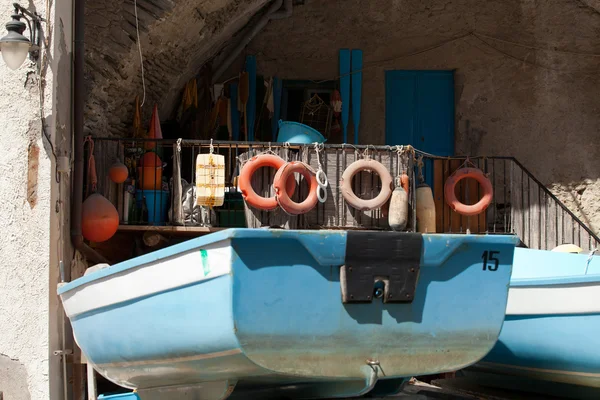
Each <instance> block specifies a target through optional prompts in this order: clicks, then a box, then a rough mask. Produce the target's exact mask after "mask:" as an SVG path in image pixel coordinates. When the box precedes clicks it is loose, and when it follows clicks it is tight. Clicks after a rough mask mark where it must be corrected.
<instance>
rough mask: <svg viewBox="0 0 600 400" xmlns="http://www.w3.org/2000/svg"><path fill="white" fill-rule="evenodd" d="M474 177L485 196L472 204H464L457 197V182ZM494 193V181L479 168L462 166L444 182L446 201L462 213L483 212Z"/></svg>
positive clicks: (469, 214)
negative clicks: (455, 190)
mask: <svg viewBox="0 0 600 400" xmlns="http://www.w3.org/2000/svg"><path fill="white" fill-rule="evenodd" d="M466 178H472V179H475V180H476V181H477V182H479V185H480V186H481V190H482V191H483V196H482V197H481V199H479V201H478V202H477V203H475V204H472V205H467V204H463V203H461V202H460V201H458V199H457V198H456V193H455V192H454V189H455V188H456V184H457V183H458V182H460V181H461V180H463V179H466ZM493 195H494V189H493V188H492V182H490V180H489V179H488V177H487V176H485V174H484V173H483V171H482V170H480V169H478V168H470V167H469V168H461V169H457V170H456V171H454V173H453V174H452V175H450V177H449V178H448V179H447V180H446V183H445V184H444V196H445V197H446V203H447V204H448V205H449V206H450V208H452V209H453V210H454V211H456V212H457V213H459V214H460V215H465V216H473V215H477V214H480V213H482V212H483V211H485V209H486V208H488V206H489V205H490V204H491V202H492V199H493Z"/></svg>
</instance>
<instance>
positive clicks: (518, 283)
mask: <svg viewBox="0 0 600 400" xmlns="http://www.w3.org/2000/svg"><path fill="white" fill-rule="evenodd" d="M596 283H598V284H600V274H590V275H582V274H578V275H565V276H557V277H551V278H546V277H544V278H519V279H511V281H510V287H518V288H528V287H529V288H535V287H539V288H543V287H557V286H576V285H581V286H585V285H588V284H596Z"/></svg>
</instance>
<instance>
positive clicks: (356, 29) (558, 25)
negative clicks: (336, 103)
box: [248, 0, 600, 232]
mask: <svg viewBox="0 0 600 400" xmlns="http://www.w3.org/2000/svg"><path fill="white" fill-rule="evenodd" d="M596 3H598V4H596ZM599 5H600V3H599V2H597V1H596V0H582V1H578V0H572V1H564V0H561V1H559V0H549V1H543V2H540V1H531V0H508V1H485V2H482V1H478V0H451V1H444V2H423V1H417V0H371V1H369V2H365V1H359V0H345V1H341V0H309V1H307V2H306V4H305V5H304V6H302V7H297V8H295V9H294V16H293V17H292V19H291V20H283V21H274V22H271V23H270V24H269V25H268V26H267V28H266V29H265V30H264V31H263V33H261V34H260V35H258V36H257V37H256V38H255V40H254V41H253V42H252V43H251V44H250V48H249V49H248V52H249V53H254V54H256V55H257V59H258V68H259V70H260V72H262V73H264V74H266V75H273V74H278V75H279V76H280V77H282V78H284V79H285V78H289V79H313V80H319V79H327V78H332V77H335V76H336V75H337V68H338V61H337V51H338V49H340V48H360V49H363V50H364V62H365V65H367V66H368V68H367V69H366V70H365V71H364V74H363V103H362V115H361V135H362V136H361V140H360V141H361V143H367V142H368V143H373V144H383V142H384V138H385V86H384V76H385V70H391V69H440V70H455V89H456V90H455V92H456V101H455V104H456V129H455V136H456V153H457V154H473V155H511V156H515V157H516V158H517V159H518V160H520V161H521V162H522V163H523V164H524V165H525V166H526V168H528V169H529V170H531V171H532V173H533V174H534V175H535V176H536V177H538V178H539V179H540V180H541V181H542V182H543V183H544V184H545V185H547V186H548V187H550V188H551V189H552V191H553V192H554V193H555V194H557V195H558V196H559V198H560V199H561V200H562V201H564V202H565V203H566V204H567V206H568V207H569V208H570V209H571V210H573V211H574V212H575V213H576V214H577V215H578V216H579V217H582V218H583V220H584V221H586V222H588V223H589V224H590V225H591V226H592V227H593V229H594V231H596V232H598V231H600V200H599V199H600V166H599V165H598V161H597V160H598V159H600V158H599V156H600V146H598V144H599V140H598V131H599V130H600V113H599V111H600V99H599V97H598V93H599V91H600V78H599V77H598V61H599V60H600V58H599V57H598V56H593V55H592V56H585V55H581V54H571V53H569V52H578V53H592V54H598V53H600V40H598V37H600V35H599V33H600V14H599V13H598V11H597V8H596V7H598V6H599ZM470 33H475V34H477V35H479V36H478V37H479V38H478V37H475V36H473V35H471V34H470ZM483 35H486V36H492V37H495V38H499V39H502V40H503V41H500V40H493V39H490V38H486V37H483ZM453 38H458V39H456V40H453V41H450V40H452V39H453ZM482 39H483V41H482ZM449 41H450V42H449ZM507 41H510V42H516V43H519V44H522V45H523V46H517V45H514V44H511V43H507ZM485 42H487V44H486V43H485ZM444 43H445V44H444ZM533 47H537V48H540V49H549V50H555V51H542V50H536V49H534V48H533ZM430 48H433V49H432V50H430V51H425V52H421V51H422V50H424V49H430ZM415 53H417V54H415ZM385 60H387V61H385ZM349 132H351V130H350V128H349Z"/></svg>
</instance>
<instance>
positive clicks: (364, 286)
mask: <svg viewBox="0 0 600 400" xmlns="http://www.w3.org/2000/svg"><path fill="white" fill-rule="evenodd" d="M422 248H423V239H422V237H421V234H419V233H408V232H376V231H349V232H348V236H347V239H346V260H345V265H342V267H341V270H340V285H341V290H342V301H343V303H370V302H372V301H373V299H374V298H382V299H383V302H384V303H411V302H412V301H413V299H414V297H415V291H416V288H417V281H418V279H419V268H420V265H421V252H422Z"/></svg>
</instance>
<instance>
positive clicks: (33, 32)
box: [0, 3, 46, 71]
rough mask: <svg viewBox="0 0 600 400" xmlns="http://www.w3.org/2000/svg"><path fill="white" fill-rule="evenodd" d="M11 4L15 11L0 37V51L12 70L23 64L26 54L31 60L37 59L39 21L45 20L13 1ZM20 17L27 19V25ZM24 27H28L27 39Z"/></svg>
mask: <svg viewBox="0 0 600 400" xmlns="http://www.w3.org/2000/svg"><path fill="white" fill-rule="evenodd" d="M13 6H14V7H15V13H14V14H13V15H12V20H11V21H10V22H8V23H7V24H6V30H7V31H8V33H7V34H6V36H4V37H3V38H2V39H0V51H1V52H2V58H3V59H4V62H5V63H6V65H8V68H10V69H12V70H13V71H14V70H16V69H17V68H19V67H20V66H21V65H22V64H23V62H24V61H25V59H26V58H27V54H29V58H30V59H31V60H33V61H37V59H38V57H39V50H40V31H41V23H42V21H46V20H45V19H43V18H42V17H41V16H40V15H39V14H38V13H36V12H30V11H27V10H26V9H24V8H23V7H21V6H20V5H19V4H17V3H13ZM28 17H29V18H28ZM21 18H23V19H25V21H27V25H25V23H24V22H22V21H21ZM26 27H29V39H28V38H27V37H25V36H23V32H25V28H26Z"/></svg>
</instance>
